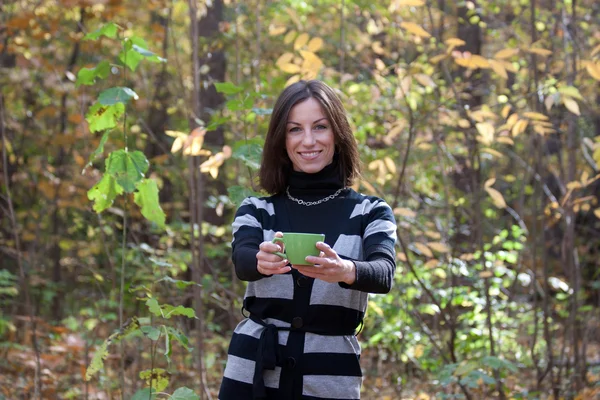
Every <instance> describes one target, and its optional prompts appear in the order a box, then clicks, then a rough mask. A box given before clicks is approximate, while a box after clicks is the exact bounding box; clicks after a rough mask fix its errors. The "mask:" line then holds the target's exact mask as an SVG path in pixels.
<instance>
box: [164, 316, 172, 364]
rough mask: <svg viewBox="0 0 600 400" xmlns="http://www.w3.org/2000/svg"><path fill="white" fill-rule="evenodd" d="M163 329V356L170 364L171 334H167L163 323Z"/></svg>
mask: <svg viewBox="0 0 600 400" xmlns="http://www.w3.org/2000/svg"><path fill="white" fill-rule="evenodd" d="M163 329H164V330H165V353H164V354H165V357H166V358H167V362H168V363H169V365H171V335H169V334H168V332H167V328H166V326H164V325H163Z"/></svg>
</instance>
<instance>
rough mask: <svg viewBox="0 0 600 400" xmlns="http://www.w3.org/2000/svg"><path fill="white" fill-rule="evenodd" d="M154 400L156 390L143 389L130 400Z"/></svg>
mask: <svg viewBox="0 0 600 400" xmlns="http://www.w3.org/2000/svg"><path fill="white" fill-rule="evenodd" d="M149 399H150V400H155V399H156V390H154V389H152V388H143V389H141V390H138V391H137V392H135V394H134V395H133V397H132V398H131V400H149Z"/></svg>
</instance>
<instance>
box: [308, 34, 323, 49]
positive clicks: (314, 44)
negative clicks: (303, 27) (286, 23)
mask: <svg viewBox="0 0 600 400" xmlns="http://www.w3.org/2000/svg"><path fill="white" fill-rule="evenodd" d="M306 47H307V48H308V51H312V52H313V53H316V52H317V51H319V50H321V47H323V39H321V38H320V37H314V38H312V39H311V40H310V42H308V46H306Z"/></svg>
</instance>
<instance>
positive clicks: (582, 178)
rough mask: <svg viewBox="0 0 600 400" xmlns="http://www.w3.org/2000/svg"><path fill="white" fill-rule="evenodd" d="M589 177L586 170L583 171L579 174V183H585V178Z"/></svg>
mask: <svg viewBox="0 0 600 400" xmlns="http://www.w3.org/2000/svg"><path fill="white" fill-rule="evenodd" d="M589 177H590V173H589V172H588V171H583V173H582V174H581V178H580V179H579V180H580V181H581V183H583V184H584V185H585V184H586V183H587V180H588V178H589Z"/></svg>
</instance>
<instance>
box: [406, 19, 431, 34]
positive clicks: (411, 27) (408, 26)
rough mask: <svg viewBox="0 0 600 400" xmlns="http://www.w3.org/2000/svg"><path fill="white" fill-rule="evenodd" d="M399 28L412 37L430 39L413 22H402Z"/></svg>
mask: <svg viewBox="0 0 600 400" xmlns="http://www.w3.org/2000/svg"><path fill="white" fill-rule="evenodd" d="M400 27H402V28H404V29H406V30H407V31H408V32H409V33H412V34H413V35H416V36H419V37H424V38H428V37H431V34H430V33H429V32H427V31H426V30H425V29H423V28H422V27H421V26H420V25H417V24H415V23H414V22H408V21H404V22H401V23H400Z"/></svg>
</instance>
